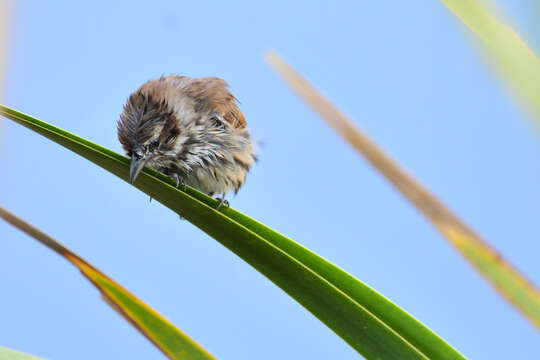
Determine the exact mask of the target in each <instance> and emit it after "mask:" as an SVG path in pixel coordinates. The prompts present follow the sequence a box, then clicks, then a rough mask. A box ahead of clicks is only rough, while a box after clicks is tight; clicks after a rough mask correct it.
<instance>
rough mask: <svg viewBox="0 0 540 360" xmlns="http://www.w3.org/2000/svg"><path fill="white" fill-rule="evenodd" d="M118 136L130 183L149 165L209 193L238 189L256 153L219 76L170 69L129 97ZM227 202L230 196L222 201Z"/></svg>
mask: <svg viewBox="0 0 540 360" xmlns="http://www.w3.org/2000/svg"><path fill="white" fill-rule="evenodd" d="M117 125H118V126H117V130H118V140H119V141H120V143H121V144H122V148H123V149H124V151H125V153H126V155H127V156H128V157H130V158H131V164H130V174H129V180H130V182H131V183H133V182H134V181H135V180H136V178H137V176H138V175H139V173H140V172H141V170H142V169H143V168H144V167H145V166H147V167H150V168H152V169H154V170H156V171H158V172H161V173H163V174H165V175H167V176H169V177H171V178H173V179H174V180H175V181H176V186H177V187H178V186H179V185H180V184H183V185H186V184H187V185H189V186H192V187H194V188H196V189H198V190H200V191H202V192H204V193H206V194H208V195H210V196H213V195H214V194H221V198H218V200H219V204H218V209H219V208H220V207H221V205H222V204H223V203H224V202H226V200H225V195H226V193H227V192H228V191H231V190H232V191H234V193H235V194H236V193H237V192H238V190H239V189H240V187H241V186H242V184H243V183H244V181H245V179H246V175H247V173H248V172H249V170H250V168H251V166H252V165H253V164H254V163H255V161H256V159H257V157H256V155H255V153H254V150H253V147H254V146H253V144H252V142H251V139H250V135H249V132H248V130H247V128H246V120H245V118H244V115H243V114H242V112H241V111H240V108H239V107H238V104H237V100H236V98H235V97H234V96H233V95H232V94H231V93H230V92H229V90H228V85H227V83H226V82H225V81H224V80H223V79H219V78H215V77H206V78H200V79H196V78H190V77H187V76H179V75H174V74H172V75H169V76H162V77H160V78H158V79H155V80H150V81H147V82H146V83H144V84H143V85H142V86H141V87H140V88H139V89H138V90H137V91H135V92H134V93H132V94H131V95H130V96H129V98H128V99H127V101H126V103H125V105H124V107H123V111H122V113H121V115H120V119H119V120H118V124H117ZM226 203H227V205H228V202H226Z"/></svg>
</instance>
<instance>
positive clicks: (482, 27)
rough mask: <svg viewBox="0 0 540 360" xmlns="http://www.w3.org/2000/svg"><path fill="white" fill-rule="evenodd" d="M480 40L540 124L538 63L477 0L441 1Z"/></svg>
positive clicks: (507, 28) (529, 51)
mask: <svg viewBox="0 0 540 360" xmlns="http://www.w3.org/2000/svg"><path fill="white" fill-rule="evenodd" d="M441 2H442V3H443V4H444V5H445V6H446V7H447V8H448V9H449V10H450V11H452V13H454V15H456V16H457V17H458V18H459V19H460V20H461V21H462V22H463V24H465V25H466V26H467V27H468V28H469V30H471V31H472V32H473V34H474V35H476V37H477V38H478V39H479V40H480V41H481V44H482V45H483V46H482V48H483V49H484V50H485V52H486V55H487V59H488V61H490V62H491V63H492V64H493V65H494V66H495V69H496V70H498V71H499V72H500V73H501V74H502V75H503V77H504V79H505V80H506V81H507V82H508V83H509V84H510V86H511V88H512V90H513V91H514V92H515V93H517V94H519V96H520V99H521V101H522V102H523V103H525V104H526V105H527V106H528V107H529V109H530V110H531V113H532V114H533V115H534V117H535V118H536V121H537V124H540V61H539V59H538V57H537V56H536V55H535V54H534V52H533V51H532V50H531V49H530V48H529V47H528V46H527V44H526V43H525V42H524V41H523V40H522V39H521V38H520V37H519V35H518V34H517V33H516V32H515V31H514V30H513V29H512V28H511V27H509V26H507V25H505V24H503V23H502V22H501V21H500V20H498V19H497V18H496V17H495V16H493V15H492V14H491V13H490V12H489V11H488V9H487V8H486V6H485V5H483V4H482V2H481V1H478V0H441Z"/></svg>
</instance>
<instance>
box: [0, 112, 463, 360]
mask: <svg viewBox="0 0 540 360" xmlns="http://www.w3.org/2000/svg"><path fill="white" fill-rule="evenodd" d="M0 114H3V115H4V116H6V117H8V118H10V119H12V120H14V121H16V122H18V123H20V124H22V125H23V126H26V127H28V128H30V129H32V130H34V131H36V132H38V133H40V134H42V135H44V136H46V137H48V138H49V139H51V140H53V141H55V142H57V143H59V144H60V145H63V146H65V147H67V148H69V149H70V150H72V151H74V152H76V153H78V154H79V155H81V156H83V157H85V158H87V159H88V160H90V161H92V162H94V163H96V164H98V165H99V166H101V167H103V168H105V169H107V170H109V171H110V172H112V173H113V174H115V175H117V176H119V177H120V178H122V179H123V180H125V181H127V180H128V173H129V160H128V159H127V158H125V157H123V156H121V155H118V154H115V153H114V152H112V151H110V150H107V149H104V148H102V147H100V146H98V145H95V144H92V143H91V142H89V141H87V140H84V139H82V138H79V137H77V136H75V135H73V134H69V133H67V132H65V131H63V130H60V129H57V128H56V127H54V126H52V125H49V124H46V123H43V122H40V121H39V120H37V119H34V118H32V117H30V116H27V115H24V114H20V113H18V112H16V111H15V110H11V109H9V108H6V107H3V106H0ZM134 185H135V186H136V187H137V188H138V189H140V190H142V191H143V192H145V193H146V194H149V195H151V196H152V197H153V198H154V199H156V200H157V201H159V202H161V203H162V204H164V205H165V206H166V207H168V208H170V209H171V210H173V211H175V212H177V213H179V214H181V215H182V216H183V217H184V218H185V219H187V220H188V221H190V222H191V223H193V224H194V225H195V226H197V227H199V228H200V229H201V230H203V231H204V232H206V233H207V234H208V235H210V236H212V237H213V238H214V239H216V240H217V241H219V242H220V243H221V244H222V245H224V246H225V247H227V248H228V249H229V250H231V251H232V252H234V253H235V254H237V255H238V256H239V257H241V258H242V259H243V260H244V261H246V262H247V263H249V264H250V265H251V266H253V267H254V268H255V269H257V270H258V271H259V272H260V273H262V274H263V275H265V276H266V277H267V278H268V279H270V280H271V281H272V282H273V283H274V284H276V285H277V286H279V287H280V288H281V289H283V290H284V291H285V292H286V293H287V294H289V295H290V296H291V297H293V298H294V299H295V300H296V301H298V302H299V303H300V304H301V305H302V306H304V307H305V308H306V309H307V310H309V311H310V312H311V313H312V314H314V315H315V316H316V317H317V318H319V319H320V320H321V321H322V322H323V323H325V324H326V325H327V326H328V327H329V328H330V329H332V330H333V331H334V332H335V333H336V334H338V335H339V336H340V337H342V338H343V339H344V340H345V341H346V342H347V343H349V344H350V345H351V346H352V347H353V348H354V349H356V350H357V351H358V352H359V353H360V354H362V355H363V356H364V357H366V358H368V359H438V358H444V359H463V357H462V356H461V355H460V354H459V353H458V352H457V351H455V350H454V349H453V348H451V347H450V346H449V345H447V344H446V343H444V341H442V340H441V339H440V338H438V337H437V336H436V335H435V334H433V333H432V332H431V331H429V330H428V329H427V328H425V327H423V326H422V325H421V324H420V323H418V322H417V321H416V320H414V319H413V318H412V317H410V316H409V315H408V314H406V313H405V312H404V311H402V310H401V309H399V308H397V306H395V305H393V304H392V303H391V302H389V301H388V300H386V299H384V298H383V297H382V296H380V295H379V294H377V293H376V292H375V291H373V290H371V289H370V288H369V287H367V286H365V285H363V284H362V283H361V282H359V281H358V280H356V279H354V278H353V277H352V276H350V275H348V274H346V273H345V272H343V271H342V270H340V269H339V268H337V267H335V266H334V265H332V264H330V263H328V262H326V261H325V260H324V259H322V258H319V257H317V256H316V255H315V254H313V253H312V252H310V251H309V250H307V249H305V248H303V247H301V246H300V245H298V244H295V243H294V242H292V241H291V240H290V239H287V238H285V237H284V236H282V235H280V234H278V233H277V232H275V231H273V230H271V229H269V228H267V227H264V226H263V225H262V224H259V223H257V222H256V221H254V220H252V219H250V218H248V217H247V216H244V215H242V214H240V213H238V212H236V211H235V210H233V209H230V208H223V209H221V210H220V211H216V210H215V206H216V204H217V202H216V200H215V199H212V198H210V197H208V196H206V195H205V194H202V193H200V192H198V191H197V190H195V189H192V188H190V187H187V190H186V192H183V191H180V190H178V189H176V188H175V187H174V183H173V182H172V180H171V179H169V178H167V177H165V176H163V175H157V176H155V172H154V171H152V170H148V169H145V170H144V171H143V172H142V173H141V174H140V175H139V177H138V178H137V181H136V182H135V184H134ZM377 304H379V305H380V307H378V305H377ZM375 311H376V312H378V314H375ZM384 312H388V315H387V316H386V318H385V316H384V314H383V313H384ZM393 316H394V317H395V320H394V321H395V322H400V321H405V322H404V324H403V326H401V329H400V328H399V326H396V324H395V323H394V324H392V323H391V322H389V319H391V318H392V317H393ZM404 329H409V330H410V329H412V330H410V331H409V332H411V331H413V332H414V331H417V332H419V334H420V335H419V337H417V338H414V337H412V338H411V337H410V334H407V333H406V332H403V330H404ZM430 342H431V343H430ZM420 343H421V344H422V346H418V344H420ZM433 347H438V349H434V348H433ZM426 349H430V350H429V351H426ZM436 354H442V356H440V357H439V356H437V355H436Z"/></svg>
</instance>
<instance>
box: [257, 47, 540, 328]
mask: <svg viewBox="0 0 540 360" xmlns="http://www.w3.org/2000/svg"><path fill="white" fill-rule="evenodd" d="M266 59H267V61H268V62H269V63H270V64H271V65H272V66H273V67H274V68H275V69H276V71H277V72H278V73H279V74H280V75H281V76H282V77H283V79H284V80H285V82H286V83H287V84H288V85H289V86H290V87H291V89H292V90H293V91H294V92H295V93H296V94H297V95H298V96H299V97H300V98H301V99H303V100H304V102H305V103H306V104H307V105H308V106H309V107H311V108H312V109H313V110H314V111H315V112H316V113H317V114H318V115H319V116H320V117H321V118H323V119H324V120H325V121H326V122H327V123H328V124H329V125H330V127H332V128H333V129H334V130H335V131H336V132H337V133H338V134H339V135H340V136H341V137H343V138H344V139H345V140H346V141H347V142H348V143H349V144H350V145H351V146H352V147H353V148H355V149H356V150H358V152H360V154H362V155H363V156H364V157H365V158H366V160H367V161H368V162H369V163H370V164H371V165H372V166H373V167H375V168H376V169H377V170H378V171H379V172H380V173H381V174H382V175H383V176H384V177H386V179H387V180H388V181H389V182H390V183H392V184H393V185H394V186H395V187H396V188H397V189H398V190H399V191H400V192H401V194H402V195H403V196H405V197H406V198H407V199H408V200H409V201H410V202H411V203H412V204H413V205H414V206H415V207H416V208H417V209H418V210H419V211H420V212H421V213H422V214H423V215H424V216H425V217H426V218H427V219H428V220H429V221H430V222H431V223H432V224H433V225H434V226H435V227H436V229H437V230H438V231H439V232H440V233H441V234H442V235H443V236H444V237H445V238H446V239H447V240H448V241H449V242H450V243H451V244H452V245H453V246H454V247H455V248H456V249H457V250H458V251H459V252H460V253H461V254H462V255H463V256H464V257H465V259H467V260H468V261H469V262H470V263H471V264H472V265H473V266H474V267H475V268H476V270H477V271H478V272H480V274H482V275H483V276H484V278H486V279H487V280H488V281H489V283H490V284H491V285H492V286H493V287H494V288H495V289H496V290H497V291H499V293H500V294H501V295H502V296H503V297H505V298H506V299H507V300H508V301H509V302H510V303H511V304H512V305H514V306H515V307H516V308H517V309H519V310H520V311H521V312H522V313H523V314H524V315H525V316H526V317H527V318H528V319H529V320H530V321H531V322H532V323H533V324H534V325H535V326H536V327H537V328H540V292H539V291H538V288H537V287H535V286H534V285H533V284H532V283H531V282H530V281H528V280H527V279H525V277H524V276H523V275H521V274H520V273H519V272H518V271H517V270H516V269H515V268H514V267H513V266H512V265H511V264H510V263H509V262H508V261H507V260H505V259H504V258H503V257H502V256H501V255H500V254H499V253H498V252H497V251H496V250H494V249H493V248H492V247H491V246H490V245H489V244H488V243H487V242H485V241H484V240H483V239H482V238H480V236H479V235H478V234H476V233H475V232H474V231H473V230H472V229H471V228H470V227H469V226H468V225H466V224H465V223H464V222H463V221H462V220H460V219H459V218H458V217H457V216H456V215H454V214H453V213H452V212H451V211H450V210H449V209H448V208H447V207H446V206H445V205H444V204H442V203H441V202H440V201H439V200H438V199H437V198H436V197H435V196H434V195H433V194H431V193H430V192H429V191H428V190H427V189H426V188H425V187H423V186H422V185H421V184H420V183H419V182H418V181H416V180H415V179H414V178H413V177H412V176H410V175H409V174H407V173H406V172H405V171H404V170H403V169H401V168H400V167H399V165H398V164H396V163H395V162H394V161H393V160H392V159H391V158H390V157H389V156H388V155H386V154H385V153H384V152H383V151H382V150H381V149H380V148H379V147H378V146H377V145H376V144H375V143H373V142H372V141H371V140H370V139H369V138H368V137H367V136H366V135H365V134H363V133H362V132H361V131H360V130H359V129H358V128H357V127H356V126H355V125H354V124H353V123H352V122H351V121H350V120H349V119H348V118H347V117H346V116H345V115H343V114H342V113H341V112H340V111H339V110H338V109H337V108H336V107H335V106H334V105H332V104H331V103H330V102H329V101H328V100H326V99H325V98H324V97H323V96H322V95H321V94H319V93H318V92H317V91H316V90H315V89H314V88H313V87H311V86H310V85H309V84H308V83H307V81H306V80H304V79H303V78H302V77H301V76H300V75H299V74H298V73H297V72H296V71H295V70H294V69H293V68H291V67H290V66H289V65H288V64H287V63H285V62H284V61H283V60H282V59H281V58H280V57H279V56H278V55H276V54H275V53H268V54H267V57H266Z"/></svg>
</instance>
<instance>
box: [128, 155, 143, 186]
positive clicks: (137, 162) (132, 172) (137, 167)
mask: <svg viewBox="0 0 540 360" xmlns="http://www.w3.org/2000/svg"><path fill="white" fill-rule="evenodd" d="M147 160H148V158H147V157H144V156H143V157H138V156H137V154H133V155H132V156H131V166H130V167H129V182H130V183H132V184H133V182H134V181H135V179H136V178H137V175H139V173H140V172H141V170H142V169H143V168H144V164H146V161H147Z"/></svg>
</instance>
